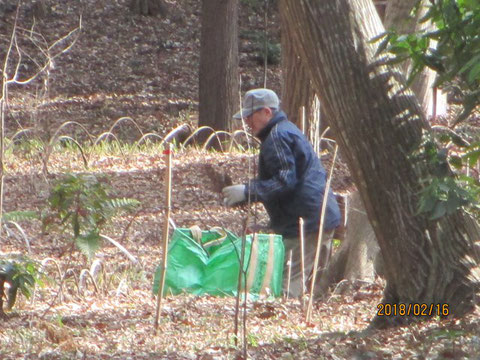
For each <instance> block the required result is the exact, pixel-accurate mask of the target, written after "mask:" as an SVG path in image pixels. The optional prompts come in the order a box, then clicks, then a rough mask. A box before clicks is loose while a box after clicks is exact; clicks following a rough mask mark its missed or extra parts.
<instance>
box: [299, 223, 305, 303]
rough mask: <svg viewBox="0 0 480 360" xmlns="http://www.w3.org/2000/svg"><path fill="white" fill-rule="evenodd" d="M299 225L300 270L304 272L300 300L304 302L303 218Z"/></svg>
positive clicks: (303, 273)
mask: <svg viewBox="0 0 480 360" xmlns="http://www.w3.org/2000/svg"><path fill="white" fill-rule="evenodd" d="M298 224H299V227H300V268H301V271H302V297H301V298H300V299H301V300H303V298H304V296H305V247H304V244H305V234H304V231H303V224H304V221H303V218H299V220H298Z"/></svg>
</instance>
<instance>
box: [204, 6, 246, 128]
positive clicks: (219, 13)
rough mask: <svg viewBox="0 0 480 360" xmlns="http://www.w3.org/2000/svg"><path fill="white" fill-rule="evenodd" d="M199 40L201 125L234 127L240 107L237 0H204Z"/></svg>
mask: <svg viewBox="0 0 480 360" xmlns="http://www.w3.org/2000/svg"><path fill="white" fill-rule="evenodd" d="M201 18H202V19H201V23H202V25H201V26H202V33H201V40H200V70H199V120H198V123H199V125H200V126H204V125H206V126H210V127H212V128H214V129H215V130H231V122H232V120H231V119H232V115H233V114H234V112H235V111H236V110H238V105H237V104H238V99H239V94H238V91H239V90H238V79H237V74H238V0H203V2H202V15H201Z"/></svg>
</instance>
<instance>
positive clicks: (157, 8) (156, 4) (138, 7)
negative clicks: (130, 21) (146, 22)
mask: <svg viewBox="0 0 480 360" xmlns="http://www.w3.org/2000/svg"><path fill="white" fill-rule="evenodd" d="M130 9H131V10H132V11H133V12H134V13H136V14H140V15H145V16H148V15H150V16H157V15H160V16H163V17H165V16H167V14H168V8H167V5H166V4H165V2H164V0H131V1H130Z"/></svg>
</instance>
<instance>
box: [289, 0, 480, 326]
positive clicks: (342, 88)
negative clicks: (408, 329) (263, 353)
mask: <svg viewBox="0 0 480 360" xmlns="http://www.w3.org/2000/svg"><path fill="white" fill-rule="evenodd" d="M287 3H288V11H287V13H288V14H289V16H291V17H292V21H293V22H295V23H296V24H302V26H297V27H296V28H295V30H296V34H297V35H296V38H297V40H298V41H299V44H300V48H301V52H302V55H303V58H304V59H305V60H306V63H307V64H308V68H309V72H310V73H311V74H312V77H313V78H312V80H313V83H314V87H315V90H316V91H317V93H318V94H319V96H320V100H321V102H322V105H323V106H324V108H325V110H326V112H327V113H328V115H329V120H330V126H331V127H332V129H333V131H334V133H335V136H336V140H337V142H338V143H339V146H340V149H341V151H342V155H343V156H344V157H345V158H346V161H347V163H348V165H349V169H350V171H351V173H352V176H353V177H354V179H355V182H356V184H357V187H358V189H359V192H360V194H361V197H362V200H363V202H364V204H365V207H366V210H367V214H368V218H369V219H370V222H371V224H372V226H373V229H374V231H375V235H376V237H377V240H378V243H379V246H380V249H381V253H382V256H383V258H384V261H385V263H386V264H389V266H388V267H386V268H385V276H386V279H387V287H386V289H385V292H384V301H385V302H388V303H406V304H413V303H426V304H432V303H434V304H437V303H440V304H448V306H449V312H450V314H453V315H463V314H465V313H467V312H469V311H471V310H472V308H473V299H474V296H475V292H476V290H477V284H476V283H475V282H474V281H473V280H472V279H471V277H470V275H471V270H472V268H473V267H474V266H475V265H476V264H475V261H474V260H473V259H472V257H471V254H472V251H473V241H472V238H471V234H469V232H468V229H467V227H466V225H465V214H464V213H463V212H461V211H460V210H459V211H457V212H455V213H454V214H452V215H448V216H444V217H442V218H440V219H438V220H437V221H431V220H429V218H428V215H427V214H417V211H416V209H417V204H418V201H419V194H420V191H421V190H422V189H423V186H424V184H423V182H422V181H423V180H424V179H426V178H427V176H430V175H431V169H430V166H429V164H428V163H426V162H425V161H423V160H421V157H418V156H417V157H415V156H414V154H415V151H417V150H418V148H419V145H420V143H421V141H422V136H423V135H424V134H426V133H428V132H429V130H430V129H429V126H428V124H427V122H426V121H425V117H424V114H423V112H422V110H421V108H420V106H419V104H418V100H417V99H416V98H415V96H414V95H413V94H412V93H411V92H410V91H409V90H403V91H402V90H401V89H402V86H401V81H403V80H404V77H403V75H402V73H401V71H400V70H399V69H393V68H390V67H385V66H382V65H381V64H378V62H376V59H375V58H374V55H375V52H376V47H377V44H374V43H370V42H369V40H370V39H372V38H373V37H374V36H376V35H378V34H379V33H382V32H383V31H384V28H383V26H382V23H381V21H380V18H379V17H378V14H377V12H376V10H375V7H374V5H373V3H372V1H371V0H325V1H321V2H320V1H315V0H288V1H287ZM390 319H391V318H386V317H383V318H377V320H376V321H375V324H378V325H379V326H381V325H383V322H384V321H389V320H390ZM408 319H409V318H396V320H399V321H403V320H408ZM377 321H378V322H377Z"/></svg>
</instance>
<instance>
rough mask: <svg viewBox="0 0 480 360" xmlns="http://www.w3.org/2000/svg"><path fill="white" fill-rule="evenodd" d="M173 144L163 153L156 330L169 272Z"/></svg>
mask: <svg viewBox="0 0 480 360" xmlns="http://www.w3.org/2000/svg"><path fill="white" fill-rule="evenodd" d="M172 149H173V146H172V144H169V148H168V150H164V151H163V154H164V155H165V157H166V163H167V167H166V172H165V177H166V179H165V183H166V188H165V191H166V197H165V218H164V221H163V234H162V236H163V238H162V247H163V254H162V273H161V277H160V286H159V289H158V295H157V311H156V314H155V331H156V330H157V329H158V320H159V318H160V310H161V307H162V298H163V290H164V288H165V275H166V272H167V255H168V230H169V219H170V209H171V197H172V153H173V150H172Z"/></svg>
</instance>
